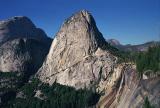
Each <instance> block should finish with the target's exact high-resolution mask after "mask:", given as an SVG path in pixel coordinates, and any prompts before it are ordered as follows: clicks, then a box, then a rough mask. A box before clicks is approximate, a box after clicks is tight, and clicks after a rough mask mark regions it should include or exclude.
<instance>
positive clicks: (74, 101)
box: [7, 79, 100, 108]
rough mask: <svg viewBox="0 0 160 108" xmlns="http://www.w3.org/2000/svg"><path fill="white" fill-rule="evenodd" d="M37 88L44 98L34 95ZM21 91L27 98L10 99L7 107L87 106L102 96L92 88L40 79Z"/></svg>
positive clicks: (80, 107)
mask: <svg viewBox="0 0 160 108" xmlns="http://www.w3.org/2000/svg"><path fill="white" fill-rule="evenodd" d="M36 90H40V91H41V92H42V95H41V97H42V98H43V100H41V99H39V98H36V97H34V95H35V91H36ZM19 91H22V92H23V93H24V95H25V96H26V98H16V99H14V100H13V101H10V102H9V103H8V106H7V108H8V107H9V108H22V107H23V108H85V107H88V106H92V105H95V104H96V102H97V101H98V99H99V97H100V95H99V94H97V93H93V92H92V91H90V90H82V89H80V90H76V89H74V88H72V87H68V86H64V85H60V84H58V83H54V84H53V85H52V86H49V85H48V84H44V83H42V82H40V81H39V80H38V79H33V80H32V81H31V82H30V83H27V84H25V85H24V86H23V87H22V88H21V89H20V90H19Z"/></svg>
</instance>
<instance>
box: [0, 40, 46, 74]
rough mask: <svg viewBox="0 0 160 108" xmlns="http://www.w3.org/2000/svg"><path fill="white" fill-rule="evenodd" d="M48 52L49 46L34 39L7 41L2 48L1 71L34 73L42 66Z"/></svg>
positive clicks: (0, 49)
mask: <svg viewBox="0 0 160 108" xmlns="http://www.w3.org/2000/svg"><path fill="white" fill-rule="evenodd" d="M48 50H49V45H48V44H45V43H42V42H39V41H37V40H34V39H26V38H20V39H13V40H10V41H7V42H5V43H4V44H2V45H1V46H0V71H1V72H27V71H28V73H31V72H34V71H35V70H37V69H38V68H39V67H40V66H41V65H42V63H43V61H44V58H45V57H46V55H47V53H48Z"/></svg>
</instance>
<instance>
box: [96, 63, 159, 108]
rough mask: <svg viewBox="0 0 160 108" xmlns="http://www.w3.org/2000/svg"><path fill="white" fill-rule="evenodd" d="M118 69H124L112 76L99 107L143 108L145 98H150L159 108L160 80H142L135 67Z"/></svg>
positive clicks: (98, 104)
mask: <svg viewBox="0 0 160 108" xmlns="http://www.w3.org/2000/svg"><path fill="white" fill-rule="evenodd" d="M118 67H119V68H123V69H121V71H120V70H115V71H114V73H113V74H112V75H111V76H110V79H111V81H107V82H106V85H105V87H106V88H105V91H104V92H105V94H104V95H103V96H102V97H101V98H100V100H99V102H98V103H97V107H98V108H142V106H143V104H144V100H145V98H146V97H148V99H149V101H150V103H151V104H152V105H154V107H155V108H159V106H160V94H159V91H160V78H159V77H155V78H151V79H145V80H143V79H142V80H140V79H139V77H138V76H137V72H136V67H135V66H134V65H132V64H125V65H124V64H123V65H122V64H121V65H119V66H118ZM115 75H117V77H115ZM110 82H114V83H110ZM117 82H118V83H117Z"/></svg>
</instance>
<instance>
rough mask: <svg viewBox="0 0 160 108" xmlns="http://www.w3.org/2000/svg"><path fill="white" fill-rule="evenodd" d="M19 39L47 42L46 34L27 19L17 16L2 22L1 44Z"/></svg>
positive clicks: (0, 23)
mask: <svg viewBox="0 0 160 108" xmlns="http://www.w3.org/2000/svg"><path fill="white" fill-rule="evenodd" d="M18 37H21V38H24V37H26V38H33V39H37V40H41V41H42V40H47V38H46V37H47V36H46V34H45V32H44V31H43V30H42V29H40V28H36V26H35V25H34V24H33V23H32V21H31V20H30V19H29V18H27V17H24V16H17V17H12V18H10V19H7V20H2V21H0V44H1V43H4V42H6V41H8V40H10V39H14V38H18Z"/></svg>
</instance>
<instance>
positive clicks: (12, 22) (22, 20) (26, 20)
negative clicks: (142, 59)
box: [0, 16, 35, 27]
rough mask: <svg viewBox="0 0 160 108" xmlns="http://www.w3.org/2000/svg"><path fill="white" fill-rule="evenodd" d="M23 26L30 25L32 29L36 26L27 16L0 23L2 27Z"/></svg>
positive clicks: (15, 17)
mask: <svg viewBox="0 0 160 108" xmlns="http://www.w3.org/2000/svg"><path fill="white" fill-rule="evenodd" d="M17 24H18V25H19V24H21V25H23V24H27V25H30V27H35V25H34V24H33V23H32V21H31V20H30V19H29V18H28V17H26V16H14V17H11V18H9V19H7V20H2V21H0V26H13V25H17Z"/></svg>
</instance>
